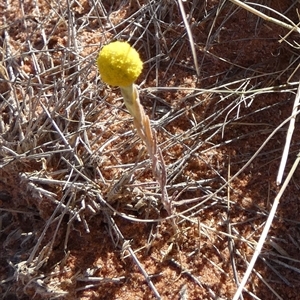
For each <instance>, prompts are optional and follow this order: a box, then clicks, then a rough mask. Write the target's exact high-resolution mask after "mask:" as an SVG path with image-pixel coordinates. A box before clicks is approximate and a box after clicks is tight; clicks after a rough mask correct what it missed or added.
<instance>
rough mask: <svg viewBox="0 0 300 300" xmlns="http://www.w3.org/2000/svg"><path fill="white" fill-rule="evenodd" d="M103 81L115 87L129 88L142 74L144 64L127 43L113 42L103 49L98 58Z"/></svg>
mask: <svg viewBox="0 0 300 300" xmlns="http://www.w3.org/2000/svg"><path fill="white" fill-rule="evenodd" d="M97 66H98V69H99V72H100V75H101V77H102V80H103V81H104V82H105V83H107V84H109V85H113V86H129V85H131V84H133V83H134V81H135V80H136V79H137V78H138V76H139V75H140V74H141V72H142V69H143V62H142V61H141V59H140V56H139V53H138V52H137V51H136V50H135V49H134V48H132V47H131V46H130V45H129V44H128V43H127V42H120V41H116V42H112V43H110V44H108V45H106V46H104V47H103V48H102V50H101V51H100V52H99V55H98V58H97Z"/></svg>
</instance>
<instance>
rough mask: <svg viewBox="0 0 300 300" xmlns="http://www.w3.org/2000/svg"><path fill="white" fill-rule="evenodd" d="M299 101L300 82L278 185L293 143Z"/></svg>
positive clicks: (279, 171) (277, 181) (277, 180)
mask: <svg viewBox="0 0 300 300" xmlns="http://www.w3.org/2000/svg"><path fill="white" fill-rule="evenodd" d="M299 102H300V82H299V85H298V90H297V94H296V98H295V101H294V106H293V111H292V115H291V120H290V125H289V129H288V132H287V135H286V141H285V146H284V150H283V154H282V157H281V162H280V166H279V170H278V175H277V179H276V183H277V185H280V184H281V181H282V177H283V172H284V168H285V165H286V161H287V157H288V155H289V150H290V144H291V140H292V136H293V132H294V128H295V121H296V115H297V109H298V106H299Z"/></svg>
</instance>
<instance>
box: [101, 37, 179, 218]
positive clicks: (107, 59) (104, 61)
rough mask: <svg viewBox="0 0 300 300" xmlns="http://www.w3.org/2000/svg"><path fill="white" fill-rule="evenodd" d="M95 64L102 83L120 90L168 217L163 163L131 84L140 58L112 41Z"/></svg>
mask: <svg viewBox="0 0 300 300" xmlns="http://www.w3.org/2000/svg"><path fill="white" fill-rule="evenodd" d="M97 65H98V69H99V72H100V74H101V77H102V80H103V81H104V82H106V83H107V84H110V85H114V86H119V87H120V89H121V93H122V96H123V99H124V102H125V105H126V107H127V109H128V110H129V112H130V114H131V115H132V116H133V123H134V126H135V128H136V129H137V133H138V135H139V136H140V138H141V139H142V140H143V141H144V143H145V144H146V147H147V151H148V153H149V156H150V159H151V161H152V171H153V176H154V177H155V179H156V180H157V181H158V183H159V185H160V189H161V193H162V203H163V205H164V208H165V209H166V211H167V212H168V214H169V215H172V213H173V209H172V203H171V201H170V199H169V197H168V193H167V188H166V180H167V174H166V166H165V162H164V159H163V156H162V152H161V150H160V148H159V146H158V145H157V141H156V132H155V130H154V129H152V128H151V125H150V120H149V117H148V116H147V115H146V114H145V111H144V108H143V106H142V105H141V103H140V99H139V92H138V89H137V86H136V85H135V84H134V81H135V80H136V79H137V77H138V76H139V75H140V73H141V72H142V68H143V63H142V61H141V59H140V56H139V54H138V52H137V51H136V50H135V49H134V48H132V47H131V46H130V45H129V44H128V43H127V42H120V41H116V42H112V43H110V44H108V45H106V46H104V47H103V48H102V50H101V51H100V52H99V56H98V59H97Z"/></svg>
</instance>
